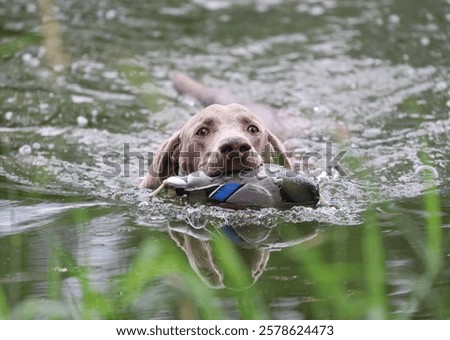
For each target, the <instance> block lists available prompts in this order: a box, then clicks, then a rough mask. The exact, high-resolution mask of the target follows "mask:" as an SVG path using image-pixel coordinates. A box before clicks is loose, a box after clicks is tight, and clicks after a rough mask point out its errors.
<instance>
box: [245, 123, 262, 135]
mask: <svg viewBox="0 0 450 340" xmlns="http://www.w3.org/2000/svg"><path fill="white" fill-rule="evenodd" d="M247 131H248V132H250V133H251V134H252V135H254V134H255V133H258V132H259V129H258V128H257V127H256V126H255V125H250V126H249V127H248V128H247Z"/></svg>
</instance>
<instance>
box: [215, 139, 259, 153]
mask: <svg viewBox="0 0 450 340" xmlns="http://www.w3.org/2000/svg"><path fill="white" fill-rule="evenodd" d="M251 148H252V147H251V145H250V144H249V143H248V142H247V141H246V140H245V139H243V138H229V139H227V140H226V141H225V142H224V143H223V144H222V145H221V146H220V147H219V151H220V152H221V153H222V155H224V156H227V155H230V154H239V155H240V154H243V153H244V152H247V151H250V150H251Z"/></svg>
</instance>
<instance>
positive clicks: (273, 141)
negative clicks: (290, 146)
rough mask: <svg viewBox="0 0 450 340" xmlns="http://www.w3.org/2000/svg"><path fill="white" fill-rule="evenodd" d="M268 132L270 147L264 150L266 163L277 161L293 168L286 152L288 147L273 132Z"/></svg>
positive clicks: (276, 162)
mask: <svg viewBox="0 0 450 340" xmlns="http://www.w3.org/2000/svg"><path fill="white" fill-rule="evenodd" d="M267 133H268V135H267V138H268V140H269V148H266V150H264V161H265V162H266V163H275V164H279V165H282V166H284V167H286V168H291V161H290V160H289V158H288V156H287V154H286V148H285V146H284V145H283V143H281V141H280V140H279V139H278V138H277V137H276V136H275V135H274V134H273V133H272V132H270V131H268V132H267ZM268 149H269V150H268Z"/></svg>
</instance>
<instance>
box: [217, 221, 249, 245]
mask: <svg viewBox="0 0 450 340" xmlns="http://www.w3.org/2000/svg"><path fill="white" fill-rule="evenodd" d="M221 230H222V232H223V233H224V234H225V235H226V236H227V237H228V239H229V240H230V241H232V242H233V243H243V242H244V240H243V239H242V237H240V236H239V234H238V233H237V232H236V230H234V228H233V227H232V226H231V225H230V224H225V225H224V226H223V228H222V229H221Z"/></svg>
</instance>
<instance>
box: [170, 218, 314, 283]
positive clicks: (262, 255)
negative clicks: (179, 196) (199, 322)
mask: <svg viewBox="0 0 450 340" xmlns="http://www.w3.org/2000/svg"><path fill="white" fill-rule="evenodd" d="M317 225H318V223H317V222H305V223H302V224H287V223H286V224H280V225H278V226H276V227H272V228H268V227H265V226H261V225H240V226H231V225H224V226H222V227H220V228H218V230H219V232H220V233H221V234H223V235H224V236H225V237H226V238H228V239H229V240H230V241H231V242H232V244H234V245H235V247H234V248H235V249H234V250H236V251H238V252H239V253H240V255H241V257H242V259H243V261H244V262H245V264H246V265H247V273H240V274H239V275H248V276H249V278H250V282H251V285H252V284H254V283H255V282H256V281H257V280H258V278H259V277H260V276H261V274H262V273H263V272H264V270H265V269H266V266H267V262H268V261H269V257H270V253H271V252H272V251H277V250H281V249H283V248H286V247H290V246H294V245H297V244H300V243H303V242H306V241H309V240H312V239H313V238H315V237H316V236H317V234H318V232H317ZM169 234H170V236H171V237H172V239H173V240H174V241H175V242H176V244H177V245H178V246H179V247H180V248H181V249H182V250H183V251H184V253H185V254H186V256H187V258H188V260H189V263H190V265H191V267H192V269H193V270H194V271H195V272H196V273H197V275H198V276H199V277H200V278H201V279H202V281H203V282H205V283H206V284H207V285H208V286H210V287H212V288H225V287H228V288H233V287H230V284H229V282H230V280H227V277H226V275H225V274H224V271H223V270H222V268H221V267H220V264H219V261H217V257H216V254H215V252H214V248H213V246H212V244H211V243H212V240H211V239H212V237H211V232H210V231H209V230H207V229H205V228H202V229H198V228H194V227H192V226H190V225H188V224H185V225H182V226H180V225H178V226H171V227H170V228H169ZM241 288H243V287H241Z"/></svg>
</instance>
